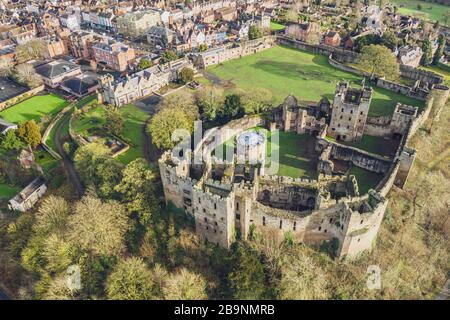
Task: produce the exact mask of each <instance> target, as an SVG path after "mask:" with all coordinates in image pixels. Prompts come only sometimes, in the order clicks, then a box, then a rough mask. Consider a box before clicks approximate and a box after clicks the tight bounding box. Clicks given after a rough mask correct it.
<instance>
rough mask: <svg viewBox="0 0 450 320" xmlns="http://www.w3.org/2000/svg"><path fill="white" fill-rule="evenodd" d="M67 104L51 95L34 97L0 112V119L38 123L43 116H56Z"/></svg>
mask: <svg viewBox="0 0 450 320" xmlns="http://www.w3.org/2000/svg"><path fill="white" fill-rule="evenodd" d="M67 104H68V102H67V101H66V100H64V99H63V98H61V97H59V96H57V95H55V94H53V93H51V94H47V95H43V96H34V97H31V98H30V99H28V100H25V101H23V102H21V103H19V104H16V105H14V106H12V107H10V108H8V109H6V110H3V111H2V112H0V117H2V118H4V119H6V120H8V121H10V122H13V123H20V122H24V121H28V120H32V119H34V120H36V121H40V120H41V118H43V117H44V116H48V115H55V114H57V113H58V112H59V111H61V110H62V109H63V108H64V107H65V106H66V105H67Z"/></svg>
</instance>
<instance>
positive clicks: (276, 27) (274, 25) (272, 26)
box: [270, 21, 286, 30]
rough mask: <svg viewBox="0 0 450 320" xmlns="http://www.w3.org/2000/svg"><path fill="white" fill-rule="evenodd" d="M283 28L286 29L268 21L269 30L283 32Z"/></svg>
mask: <svg viewBox="0 0 450 320" xmlns="http://www.w3.org/2000/svg"><path fill="white" fill-rule="evenodd" d="M284 28H286V26H284V25H282V24H280V23H277V22H273V21H270V29H271V30H283V29H284Z"/></svg>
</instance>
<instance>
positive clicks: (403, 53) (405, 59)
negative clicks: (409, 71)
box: [397, 46, 423, 68]
mask: <svg viewBox="0 0 450 320" xmlns="http://www.w3.org/2000/svg"><path fill="white" fill-rule="evenodd" d="M422 56H423V52H422V49H420V47H419V46H403V47H401V48H399V49H398V51H397V58H398V61H399V62H400V63H401V64H403V65H406V66H410V67H413V68H417V67H418V66H419V65H420V60H421V59H422Z"/></svg>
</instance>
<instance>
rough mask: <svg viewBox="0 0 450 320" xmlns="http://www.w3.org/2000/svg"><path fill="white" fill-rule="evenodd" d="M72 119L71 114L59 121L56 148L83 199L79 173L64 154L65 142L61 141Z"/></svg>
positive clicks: (71, 180)
mask: <svg viewBox="0 0 450 320" xmlns="http://www.w3.org/2000/svg"><path fill="white" fill-rule="evenodd" d="M69 119H70V113H68V115H65V116H64V117H62V119H61V121H59V122H58V123H57V124H56V126H57V127H56V132H55V141H54V142H55V146H56V151H57V152H58V153H59V155H60V156H61V158H62V160H61V161H62V163H63V166H64V169H65V170H66V172H67V176H68V178H69V180H70V182H71V183H72V185H73V187H74V188H75V191H76V192H77V194H78V196H79V197H80V198H81V196H82V195H83V194H84V187H83V184H82V183H81V180H80V177H79V176H78V174H77V171H76V170H75V166H74V165H73V162H72V160H71V159H70V158H69V156H68V155H67V154H66V153H65V152H64V148H63V141H62V139H61V130H62V128H63V127H64V124H65V123H66V122H67V121H69Z"/></svg>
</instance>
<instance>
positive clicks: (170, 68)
mask: <svg viewBox="0 0 450 320" xmlns="http://www.w3.org/2000/svg"><path fill="white" fill-rule="evenodd" d="M183 68H191V69H193V66H192V63H191V62H190V61H189V60H188V59H179V60H176V61H172V62H169V63H167V64H164V65H156V66H153V67H150V68H147V69H145V70H142V71H139V72H137V73H134V74H132V75H127V76H126V77H123V78H120V79H117V80H114V78H113V76H112V75H111V74H107V75H104V76H102V77H100V79H99V81H100V85H101V94H102V97H103V101H104V102H106V103H109V104H112V105H114V106H117V107H120V106H123V105H126V104H128V103H131V102H133V101H135V100H137V99H139V98H142V97H145V96H148V95H150V94H152V93H153V92H155V91H157V90H158V89H160V88H161V87H164V86H166V85H168V84H169V83H170V82H172V81H176V80H178V79H179V73H180V71H181V70H182V69H183Z"/></svg>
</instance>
